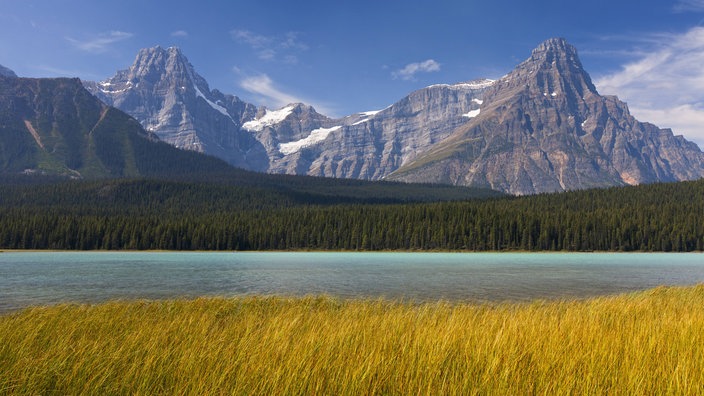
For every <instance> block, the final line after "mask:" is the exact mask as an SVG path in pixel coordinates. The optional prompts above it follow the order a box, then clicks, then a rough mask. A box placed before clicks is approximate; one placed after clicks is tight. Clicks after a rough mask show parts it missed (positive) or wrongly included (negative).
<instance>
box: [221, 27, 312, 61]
mask: <svg viewBox="0 0 704 396" xmlns="http://www.w3.org/2000/svg"><path fill="white" fill-rule="evenodd" d="M299 36H300V34H299V33H297V32H288V33H286V34H284V35H281V36H265V35H262V34H258V33H255V32H252V31H251V30H246V29H235V30H231V31H230V37H232V39H233V40H234V41H235V42H238V43H240V44H245V45H247V46H249V47H251V48H252V50H254V51H255V52H256V53H257V57H258V58H259V59H261V60H265V61H281V62H283V63H289V64H293V63H298V57H297V54H298V53H300V52H302V51H307V50H308V45H307V44H306V43H304V42H302V41H301V40H300V38H299Z"/></svg>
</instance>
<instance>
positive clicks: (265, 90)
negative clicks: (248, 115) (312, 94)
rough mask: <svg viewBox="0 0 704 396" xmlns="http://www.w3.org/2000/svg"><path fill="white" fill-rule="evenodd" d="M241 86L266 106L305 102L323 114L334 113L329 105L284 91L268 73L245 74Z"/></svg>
mask: <svg viewBox="0 0 704 396" xmlns="http://www.w3.org/2000/svg"><path fill="white" fill-rule="evenodd" d="M234 70H235V72H238V73H241V72H239V69H237V68H235V69H234ZM240 87H242V88H243V89H245V90H246V91H248V92H250V93H252V94H254V95H256V96H257V98H258V99H259V100H260V101H261V102H262V103H263V104H264V105H265V106H267V107H270V108H280V107H284V106H286V105H287V104H290V103H305V104H308V105H311V106H313V107H314V108H315V110H316V111H317V112H319V113H321V114H325V115H328V116H331V115H332V114H333V110H332V109H331V108H330V107H329V106H327V105H324V104H320V103H315V101H311V100H308V99H304V98H301V97H299V96H297V95H293V94H289V93H286V92H284V91H282V90H281V89H280V88H278V87H277V86H276V84H275V83H274V81H273V80H272V79H271V78H270V77H269V76H268V75H266V74H259V75H256V76H244V78H243V79H242V80H241V81H240Z"/></svg>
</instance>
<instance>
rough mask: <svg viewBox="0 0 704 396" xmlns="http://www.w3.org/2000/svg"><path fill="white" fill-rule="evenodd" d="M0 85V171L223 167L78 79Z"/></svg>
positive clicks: (156, 171)
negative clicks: (161, 136) (168, 140)
mask: <svg viewBox="0 0 704 396" xmlns="http://www.w3.org/2000/svg"><path fill="white" fill-rule="evenodd" d="M0 92H1V93H2V95H0V173H4V174H17V173H40V174H50V175H62V176H69V177H75V178H96V177H125V176H146V175H167V174H182V173H198V172H212V171H227V170H229V169H230V167H229V166H228V165H227V164H226V163H224V162H223V161H221V160H218V159H216V158H211V157H206V156H202V155H198V154H197V153H193V152H186V151H182V150H177V149H174V148H173V147H171V146H170V145H167V144H165V143H162V142H158V141H156V138H155V137H154V136H153V135H151V134H149V133H147V132H145V131H144V129H142V127H141V126H140V125H139V123H138V122H137V121H136V120H134V119H133V118H131V117H130V116H128V115H127V114H125V113H123V112H121V111H119V110H117V109H115V108H112V107H109V106H106V105H105V104H104V103H102V102H101V101H100V100H98V99H97V98H96V97H95V96H93V95H91V94H90V93H89V92H88V91H86V90H85V89H84V88H83V85H82V84H81V82H80V80H78V79H67V78H57V79H29V78H7V77H0Z"/></svg>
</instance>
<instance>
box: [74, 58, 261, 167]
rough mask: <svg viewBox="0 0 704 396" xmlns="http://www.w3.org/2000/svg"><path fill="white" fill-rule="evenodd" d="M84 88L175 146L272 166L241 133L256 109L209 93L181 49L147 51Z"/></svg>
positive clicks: (250, 164) (237, 163)
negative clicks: (111, 73) (105, 78)
mask: <svg viewBox="0 0 704 396" xmlns="http://www.w3.org/2000/svg"><path fill="white" fill-rule="evenodd" d="M84 85H85V86H86V88H87V89H88V90H89V91H90V92H91V93H93V94H94V95H96V96H97V97H98V98H100V99H101V100H103V101H104V102H105V103H107V104H109V105H111V106H114V107H117V108H119V109H120V110H122V111H124V112H126V113H128V114H130V115H131V116H133V117H135V118H136V119H137V120H139V122H140V123H141V124H142V126H144V128H145V129H146V130H147V131H150V132H153V133H154V134H156V135H157V136H158V137H159V139H161V140H162V141H164V142H167V143H169V144H171V145H173V146H175V147H177V148H181V149H186V150H193V151H197V152H202V153H207V154H210V155H214V156H216V157H219V158H222V159H224V160H226V161H227V162H229V163H230V164H233V165H235V166H239V167H243V168H249V169H254V170H260V171H266V170H268V168H269V165H268V157H267V155H266V151H265V150H264V147H263V146H262V145H261V144H260V143H259V142H258V141H257V140H256V139H255V138H254V137H253V136H252V135H251V134H250V133H246V132H245V131H242V130H241V125H242V124H243V123H244V122H245V121H246V120H249V119H251V118H253V117H254V115H255V114H256V113H257V108H256V107H255V106H253V105H251V104H249V103H245V102H243V101H241V100H240V99H239V98H237V97H236V96H232V95H224V94H222V93H221V92H219V91H217V90H213V91H211V90H210V88H209V87H208V83H207V82H206V81H205V80H204V79H203V78H202V77H201V76H200V75H198V74H197V73H196V72H195V71H194V69H193V66H192V65H191V64H190V63H189V62H188V59H186V57H185V56H184V55H183V54H182V53H181V51H180V50H179V49H178V48H175V47H171V48H168V49H164V48H161V47H154V48H147V49H143V50H141V51H140V52H139V54H138V55H137V58H136V59H135V61H134V64H133V65H132V66H131V67H130V68H129V69H127V70H122V71H119V72H117V74H116V75H115V76H114V77H112V78H109V79H107V80H105V81H102V82H98V83H95V82H85V83H84Z"/></svg>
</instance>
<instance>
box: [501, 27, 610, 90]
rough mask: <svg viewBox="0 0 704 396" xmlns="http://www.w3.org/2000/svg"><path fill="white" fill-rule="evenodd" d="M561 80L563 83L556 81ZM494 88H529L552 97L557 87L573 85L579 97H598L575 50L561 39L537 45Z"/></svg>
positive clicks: (553, 39) (552, 39) (549, 40)
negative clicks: (590, 94) (590, 95)
mask: <svg viewBox="0 0 704 396" xmlns="http://www.w3.org/2000/svg"><path fill="white" fill-rule="evenodd" d="M557 80H561V81H562V82H558V81H557ZM499 81H500V83H499V84H497V88H505V87H507V86H512V87H528V86H530V87H532V89H534V90H536V91H537V93H543V94H546V95H547V96H550V97H555V96H556V95H552V94H553V93H556V94H559V92H557V90H558V89H559V87H565V86H568V85H572V86H575V88H576V92H577V93H578V94H579V95H582V96H583V95H584V94H586V92H587V91H588V92H591V93H593V94H597V91H596V87H594V84H593V83H592V81H591V77H589V74H588V73H587V72H586V71H585V70H584V68H583V66H582V63H581V61H580V60H579V55H578V54H577V49H576V48H575V47H574V46H572V45H571V44H570V43H568V42H567V40H565V39H564V38H559V37H558V38H551V39H548V40H545V41H543V42H542V43H540V44H539V45H538V46H537V47H535V49H533V51H532V52H531V56H530V57H529V58H528V59H526V60H525V61H523V62H522V63H521V64H519V65H518V66H516V68H515V69H514V70H513V71H511V72H510V73H509V74H507V75H505V76H504V77H502V78H501V79H500V80H499Z"/></svg>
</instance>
